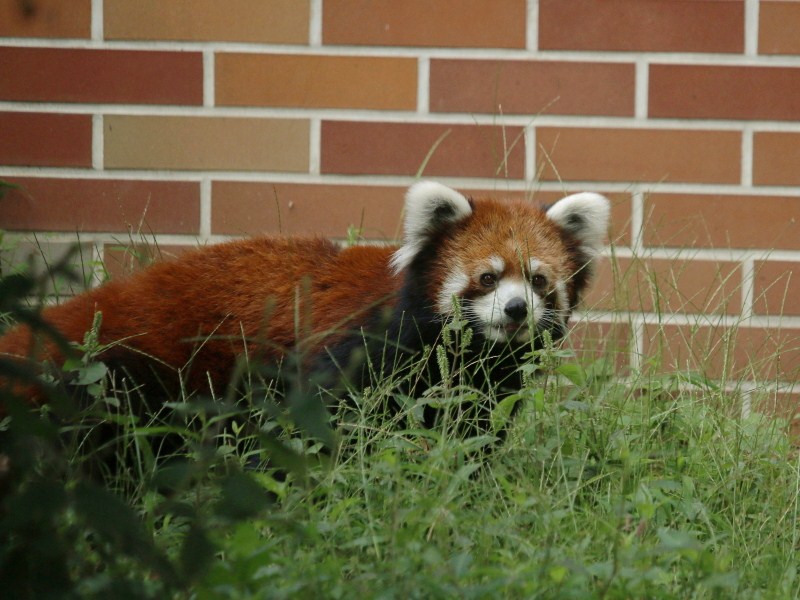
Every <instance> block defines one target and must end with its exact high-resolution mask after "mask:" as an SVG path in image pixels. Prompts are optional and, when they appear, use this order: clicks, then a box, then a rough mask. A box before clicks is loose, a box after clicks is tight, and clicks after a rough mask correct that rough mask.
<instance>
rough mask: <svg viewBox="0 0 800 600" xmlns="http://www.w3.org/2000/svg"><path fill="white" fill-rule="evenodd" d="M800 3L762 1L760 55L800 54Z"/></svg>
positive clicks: (759, 33)
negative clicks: (799, 32) (798, 33)
mask: <svg viewBox="0 0 800 600" xmlns="http://www.w3.org/2000/svg"><path fill="white" fill-rule="evenodd" d="M798 31H800V3H797V2H786V1H784V0H780V1H772V0H761V1H760V2H759V4H758V52H759V54H800V35H797V32H798Z"/></svg>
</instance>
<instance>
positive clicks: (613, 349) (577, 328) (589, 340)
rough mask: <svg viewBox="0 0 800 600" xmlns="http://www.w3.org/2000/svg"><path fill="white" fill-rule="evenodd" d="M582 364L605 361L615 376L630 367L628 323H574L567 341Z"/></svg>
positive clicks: (629, 329) (566, 343)
mask: <svg viewBox="0 0 800 600" xmlns="http://www.w3.org/2000/svg"><path fill="white" fill-rule="evenodd" d="M565 345H566V347H567V348H570V349H572V350H573V351H574V352H575V355H576V358H577V360H578V362H579V363H581V364H584V365H588V364H591V363H593V362H595V361H598V360H601V359H604V360H606V361H608V363H609V364H610V365H612V366H613V367H614V368H615V371H614V372H615V373H617V374H621V371H622V370H623V369H625V368H626V367H628V366H630V351H631V327H630V324H629V323H625V322H616V323H597V322H589V321H587V320H585V319H583V320H580V321H578V322H576V323H571V324H570V327H569V333H568V334H567V338H566V340H565Z"/></svg>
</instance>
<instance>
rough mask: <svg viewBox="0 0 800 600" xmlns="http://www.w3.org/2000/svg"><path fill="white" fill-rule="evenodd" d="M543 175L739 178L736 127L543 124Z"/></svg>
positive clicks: (632, 178) (538, 140)
mask: <svg viewBox="0 0 800 600" xmlns="http://www.w3.org/2000/svg"><path fill="white" fill-rule="evenodd" d="M536 146H537V155H538V160H537V162H538V164H539V168H540V169H541V175H540V178H541V179H544V180H556V181H559V180H564V181H653V182H662V181H668V182H693V183H739V181H740V170H741V164H740V163H741V159H740V156H741V135H740V134H739V133H738V132H735V131H693V130H675V129H670V130H667V129H600V128H597V129H589V128H580V127H575V128H566V127H563V128H562V127H537V128H536Z"/></svg>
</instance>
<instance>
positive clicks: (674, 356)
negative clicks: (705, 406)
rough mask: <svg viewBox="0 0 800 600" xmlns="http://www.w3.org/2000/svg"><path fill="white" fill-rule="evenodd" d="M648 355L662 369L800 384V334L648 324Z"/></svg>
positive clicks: (646, 349) (783, 331) (646, 348)
mask: <svg viewBox="0 0 800 600" xmlns="http://www.w3.org/2000/svg"><path fill="white" fill-rule="evenodd" d="M644 329H645V347H644V353H645V355H646V356H648V357H649V358H650V359H652V362H653V364H655V365H659V367H660V369H661V370H664V371H667V372H670V371H676V370H681V371H687V370H689V371H697V372H700V373H703V374H705V375H707V376H708V377H711V378H714V379H730V380H734V381H735V380H739V379H753V378H756V379H760V380H765V381H775V380H778V381H790V382H793V381H797V379H798V377H799V376H800V330H798V329H776V328H761V327H752V328H750V327H738V328H735V327H731V328H728V327H723V326H712V325H702V326H689V325H645V328H644Z"/></svg>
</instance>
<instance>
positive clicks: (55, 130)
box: [0, 112, 92, 167]
mask: <svg viewBox="0 0 800 600" xmlns="http://www.w3.org/2000/svg"><path fill="white" fill-rule="evenodd" d="M0 131H2V132H3V133H2V135H0V164H4V165H35V166H46V167H90V166H91V165H92V117H90V116H87V115H57V114H50V113H17V112H0Z"/></svg>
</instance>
